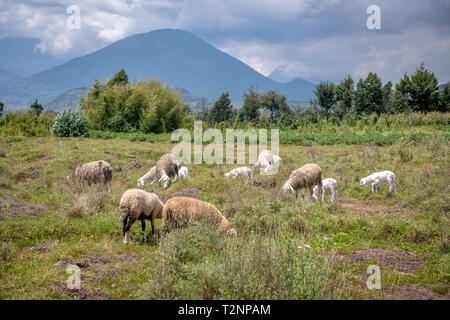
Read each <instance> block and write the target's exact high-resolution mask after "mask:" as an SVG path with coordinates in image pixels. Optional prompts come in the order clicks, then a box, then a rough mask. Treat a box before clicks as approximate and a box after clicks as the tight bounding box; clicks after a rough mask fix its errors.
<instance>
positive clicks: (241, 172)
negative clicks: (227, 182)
mask: <svg viewBox="0 0 450 320" xmlns="http://www.w3.org/2000/svg"><path fill="white" fill-rule="evenodd" d="M224 176H225V178H229V177H232V178H233V179H236V178H237V177H239V176H245V177H247V180H246V181H245V183H246V184H247V183H248V181H249V180H250V181H251V182H252V184H253V174H252V169H250V168H248V167H239V168H234V169H233V170H231V171H230V172H227V173H225V174H224Z"/></svg>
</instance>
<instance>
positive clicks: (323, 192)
mask: <svg viewBox="0 0 450 320" xmlns="http://www.w3.org/2000/svg"><path fill="white" fill-rule="evenodd" d="M324 201H325V189H324V188H322V202H324Z"/></svg>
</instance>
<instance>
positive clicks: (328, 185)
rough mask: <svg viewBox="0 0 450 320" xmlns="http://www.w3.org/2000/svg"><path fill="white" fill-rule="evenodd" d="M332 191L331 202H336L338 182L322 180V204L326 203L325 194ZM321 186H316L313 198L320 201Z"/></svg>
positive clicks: (330, 179) (327, 179) (328, 179)
mask: <svg viewBox="0 0 450 320" xmlns="http://www.w3.org/2000/svg"><path fill="white" fill-rule="evenodd" d="M327 190H330V192H331V201H332V202H336V200H337V181H336V180H334V179H332V178H326V179H323V180H322V202H324V198H325V192H326V191H327ZM319 192H320V189H319V186H315V187H314V189H313V198H314V199H316V200H317V201H319V197H318V196H319Z"/></svg>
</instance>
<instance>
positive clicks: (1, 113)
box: [0, 101, 5, 117]
mask: <svg viewBox="0 0 450 320" xmlns="http://www.w3.org/2000/svg"><path fill="white" fill-rule="evenodd" d="M4 106H5V104H4V103H3V102H2V101H0V117H2V116H3V107H4Z"/></svg>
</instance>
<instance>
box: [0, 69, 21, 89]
mask: <svg viewBox="0 0 450 320" xmlns="http://www.w3.org/2000/svg"><path fill="white" fill-rule="evenodd" d="M19 79H21V77H20V76H19V75H17V74H15V73H14V72H12V71H9V70H5V69H0V84H2V85H5V84H9V83H13V82H16V81H18V80H19Z"/></svg>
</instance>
